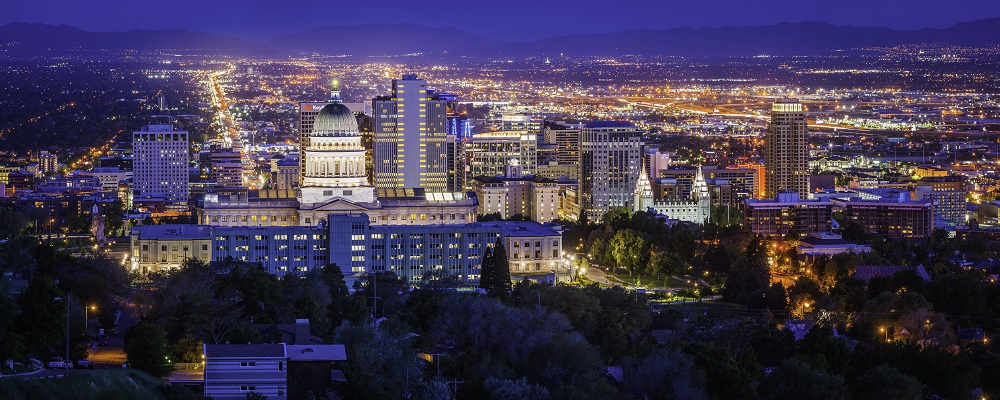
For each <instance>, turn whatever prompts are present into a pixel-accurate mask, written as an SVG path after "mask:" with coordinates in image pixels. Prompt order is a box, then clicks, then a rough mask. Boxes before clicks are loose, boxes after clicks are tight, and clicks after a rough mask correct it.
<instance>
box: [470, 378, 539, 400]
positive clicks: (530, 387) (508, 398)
mask: <svg viewBox="0 0 1000 400" xmlns="http://www.w3.org/2000/svg"><path fill="white" fill-rule="evenodd" d="M484 385H485V386H486V391H487V392H489V393H490V400H547V399H548V398H549V391H548V389H545V387H544V386H541V385H536V384H533V383H528V380H527V379H525V378H521V379H518V380H510V379H497V378H493V377H491V378H487V379H486V382H484Z"/></svg>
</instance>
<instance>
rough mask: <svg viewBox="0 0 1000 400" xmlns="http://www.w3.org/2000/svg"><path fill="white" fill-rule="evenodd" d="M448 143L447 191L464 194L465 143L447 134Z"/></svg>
mask: <svg viewBox="0 0 1000 400" xmlns="http://www.w3.org/2000/svg"><path fill="white" fill-rule="evenodd" d="M445 140H446V142H447V143H448V191H449V192H464V191H465V181H466V158H465V157H466V156H465V142H466V140H467V139H462V138H460V137H458V136H455V135H451V134H449V135H448V136H447V138H446V139H445Z"/></svg>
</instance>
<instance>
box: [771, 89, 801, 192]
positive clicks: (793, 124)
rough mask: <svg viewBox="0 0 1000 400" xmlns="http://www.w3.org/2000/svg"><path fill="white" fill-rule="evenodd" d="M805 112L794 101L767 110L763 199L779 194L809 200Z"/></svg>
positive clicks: (782, 100)
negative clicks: (797, 194)
mask: <svg viewBox="0 0 1000 400" xmlns="http://www.w3.org/2000/svg"><path fill="white" fill-rule="evenodd" d="M807 128H808V125H807V123H806V115H805V111H804V110H803V109H802V103H799V101H798V99H789V98H785V99H781V100H778V101H777V102H776V103H774V105H772V106H771V123H770V124H769V125H768V126H767V134H766V136H765V137H764V168H765V170H764V171H765V172H764V173H765V178H764V182H765V185H766V189H765V192H764V197H765V198H767V199H774V198H777V195H778V193H781V192H797V193H800V195H801V196H802V197H803V198H808V197H809V159H808V158H807V156H808V154H809V142H808V140H807V139H806V132H807Z"/></svg>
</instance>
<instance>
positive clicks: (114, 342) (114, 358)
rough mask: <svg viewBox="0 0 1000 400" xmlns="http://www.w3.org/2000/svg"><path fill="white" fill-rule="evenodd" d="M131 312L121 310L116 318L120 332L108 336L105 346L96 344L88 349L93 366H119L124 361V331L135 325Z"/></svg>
mask: <svg viewBox="0 0 1000 400" xmlns="http://www.w3.org/2000/svg"><path fill="white" fill-rule="evenodd" d="M131 314H132V313H129V312H127V311H122V313H121V317H119V318H118V328H119V330H120V331H121V333H120V334H118V335H114V336H109V337H108V345H107V346H98V347H95V348H92V349H91V350H90V359H91V360H93V361H94V368H95V369H96V368H121V367H122V364H124V363H125V350H124V349H125V331H127V330H128V329H129V328H131V327H132V326H133V325H135V323H136V321H135V318H134V317H132V315H131Z"/></svg>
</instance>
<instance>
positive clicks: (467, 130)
mask: <svg viewBox="0 0 1000 400" xmlns="http://www.w3.org/2000/svg"><path fill="white" fill-rule="evenodd" d="M448 134H449V135H455V137H458V138H460V139H465V138H468V137H471V136H472V123H471V121H469V117H467V116H465V115H449V116H448Z"/></svg>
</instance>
